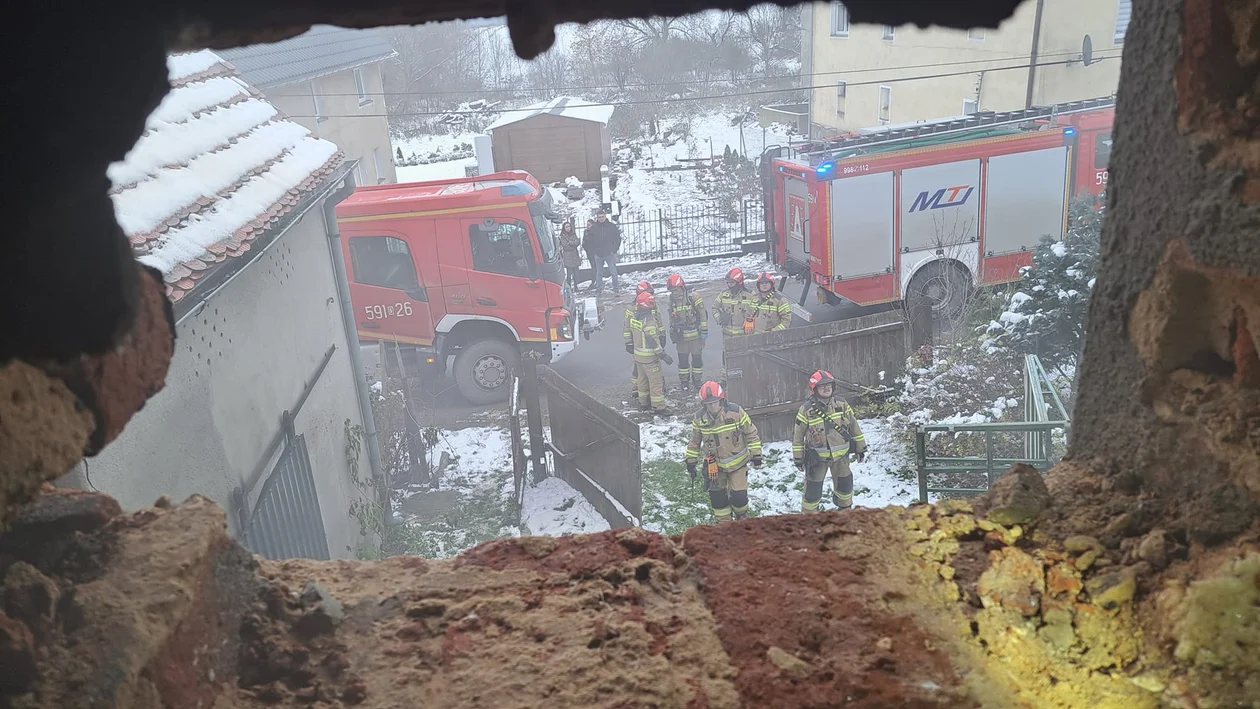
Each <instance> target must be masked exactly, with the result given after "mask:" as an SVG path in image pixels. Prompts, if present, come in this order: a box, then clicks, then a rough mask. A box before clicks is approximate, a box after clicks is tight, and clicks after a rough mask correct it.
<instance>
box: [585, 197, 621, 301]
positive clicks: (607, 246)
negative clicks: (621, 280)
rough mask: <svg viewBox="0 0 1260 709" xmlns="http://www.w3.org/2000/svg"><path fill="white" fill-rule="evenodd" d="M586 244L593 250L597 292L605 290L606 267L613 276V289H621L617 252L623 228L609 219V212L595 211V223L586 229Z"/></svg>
mask: <svg viewBox="0 0 1260 709" xmlns="http://www.w3.org/2000/svg"><path fill="white" fill-rule="evenodd" d="M586 244H587V245H588V248H589V249H590V251H591V254H592V256H593V258H592V259H591V269H592V270H594V271H595V292H596V293H601V292H603V290H604V273H603V271H604V269H605V268H606V269H607V270H608V275H609V276H611V277H612V290H613V292H614V293H616V292H617V291H618V290H620V289H621V287H620V285H619V284H618V283H617V252H618V251H620V250H621V229H618V228H617V225H616V224H613V223H612V222H610V221H608V212H607V211H605V210H604V209H600V210H599V211H598V212H596V213H595V223H594V224H592V225H590V226H589V227H588V228H587V230H586Z"/></svg>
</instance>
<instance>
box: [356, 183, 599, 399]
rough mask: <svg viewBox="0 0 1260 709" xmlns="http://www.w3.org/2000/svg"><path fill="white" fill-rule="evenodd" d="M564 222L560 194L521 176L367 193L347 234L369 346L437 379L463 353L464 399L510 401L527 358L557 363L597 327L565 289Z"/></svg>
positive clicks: (588, 307) (459, 380) (459, 372)
mask: <svg viewBox="0 0 1260 709" xmlns="http://www.w3.org/2000/svg"><path fill="white" fill-rule="evenodd" d="M558 219H559V217H558V216H557V215H556V214H555V212H554V211H553V205H552V199H551V194H550V192H549V191H548V190H547V189H545V188H543V187H541V186H539V184H538V182H537V181H536V180H534V178H533V177H531V176H530V175H529V174H527V173H524V172H519V171H509V172H496V173H493V174H490V175H483V176H479V177H467V178H459V179H450V180H434V181H431V182H413V183H406V184H396V185H373V186H366V187H359V188H358V189H356V190H355V191H354V194H352V195H351V196H350V197H348V198H347V199H346V200H344V201H343V202H341V203H340V204H338V205H337V226H338V229H339V231H340V232H341V244H342V249H343V252H344V254H345V259H346V265H347V271H348V273H347V276H348V277H349V280H350V299H351V301H352V302H353V304H354V312H355V313H357V318H358V321H359V323H358V329H359V339H360V341H361V342H362V343H363V344H364V345H365V346H368V345H371V344H374V343H375V344H378V345H379V346H380V348H381V356H382V360H383V361H385V362H387V363H388V362H392V363H393V366H394V367H398V366H399V365H400V364H401V365H402V370H403V371H404V372H406V373H408V374H420V376H422V377H424V378H425V379H428V380H432V379H434V378H436V377H437V376H440V375H441V374H442V373H443V371H445V367H446V361H447V358H448V357H450V356H452V355H453V356H454V358H455V363H454V366H453V374H454V377H455V383H456V385H457V386H458V387H459V391H460V393H462V394H463V395H464V397H465V398H467V399H468V400H469V401H472V402H474V403H479V404H485V403H491V402H494V401H501V400H504V399H506V398H507V395H508V389H509V388H510V387H508V386H505V384H506V383H507V382H508V381H509V380H510V376H509V375H510V373H511V372H512V370H513V369H514V368H515V366H516V363H517V362H518V359H519V357H520V354H521V353H522V352H523V351H528V350H533V351H536V352H538V353H539V355H540V356H541V359H542V361H544V362H547V361H551V360H553V359H556V358H559V357H561V356H563V355H564V354H566V353H568V352H570V351H572V350H573V348H574V347H576V346H577V344H578V342H579V338H578V333H582V334H584V335H586V336H589V333H590V329H591V327H593V325H594V323H588V322H587V321H586V317H587V313H589V312H593V303H586V302H584V303H581V304H580V305H581V306H582V307H581V311H580V312H579V311H578V309H577V308H576V307H575V306H577V305H578V304H577V303H575V301H574V298H573V294H571V293H569V292H568V289H567V288H565V287H564V285H563V281H564V279H563V277H562V274H563V268H562V267H561V265H560V260H559V253H558V251H559V250H558V248H557V244H556V239H555V236H554V234H553V227H552V223H553V222H554V221H556V220H558ZM587 300H593V299H587Z"/></svg>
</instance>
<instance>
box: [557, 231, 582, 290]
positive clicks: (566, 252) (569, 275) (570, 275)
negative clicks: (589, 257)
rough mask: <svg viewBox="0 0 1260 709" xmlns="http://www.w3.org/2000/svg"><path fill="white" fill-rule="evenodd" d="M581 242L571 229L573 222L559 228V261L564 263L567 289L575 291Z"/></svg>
mask: <svg viewBox="0 0 1260 709" xmlns="http://www.w3.org/2000/svg"><path fill="white" fill-rule="evenodd" d="M581 246H582V240H581V239H579V238H578V235H577V232H576V231H575V230H574V229H573V222H565V223H564V225H563V226H561V227H560V259H561V260H562V261H563V262H564V276H565V281H567V282H568V284H569V288H570V289H572V290H575V291H576V290H577V273H578V269H579V268H581V267H582V252H581V251H580V250H579V249H580V248H581Z"/></svg>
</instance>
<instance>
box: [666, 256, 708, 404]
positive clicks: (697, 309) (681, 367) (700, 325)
mask: <svg viewBox="0 0 1260 709" xmlns="http://www.w3.org/2000/svg"><path fill="white" fill-rule="evenodd" d="M665 283H666V285H667V286H668V287H669V334H670V336H671V337H672V338H673V339H674V344H675V345H676V346H677V347H678V380H679V382H681V383H682V387H683V389H684V390H687V389H691V388H693V387H696V386H697V385H699V383H700V381H701V380H702V379H703V378H704V360H703V359H702V354H703V352H704V341H705V340H707V339H709V315H708V313H707V312H706V311H705V309H704V299H702V298H701V297H700V296H699V295H698V294H696V292H695V291H693V290H691V289H690V288H688V287H687V284H686V282H684V281H683V277H682V276H680V275H678V274H677V273H671V274H669V280H667V281H666V282H665Z"/></svg>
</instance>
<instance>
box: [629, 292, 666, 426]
mask: <svg viewBox="0 0 1260 709" xmlns="http://www.w3.org/2000/svg"><path fill="white" fill-rule="evenodd" d="M641 293H651V294H653V295H655V294H656V290H655V289H654V288H652V284H651V283H648V282H647V281H639V285H638V287H636V288H635V291H634V297H636V298H638V297H639V295H640V294H641ZM633 311H634V309H633V308H627V309H626V323H625V327H624V328H623V330H622V333H621V334H622V335H624V336H625V337H626V341H627V342H628V341H629V338H630V315H631V313H633ZM652 317H653V319H655V320H656V329H657V330H660V331H661V333H662V334H661V337H662V340H663V339H664V337H665V335H664V332H665V321H664V320H662V319H661V309H660V307H659V306H657V307H654V308H652ZM661 344H662V345H664V344H665V342H664V341H662V342H661ZM630 398H631V399H634V400H635V401H638V400H639V368H638V365H633V364H632V365H631V367H630Z"/></svg>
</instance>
